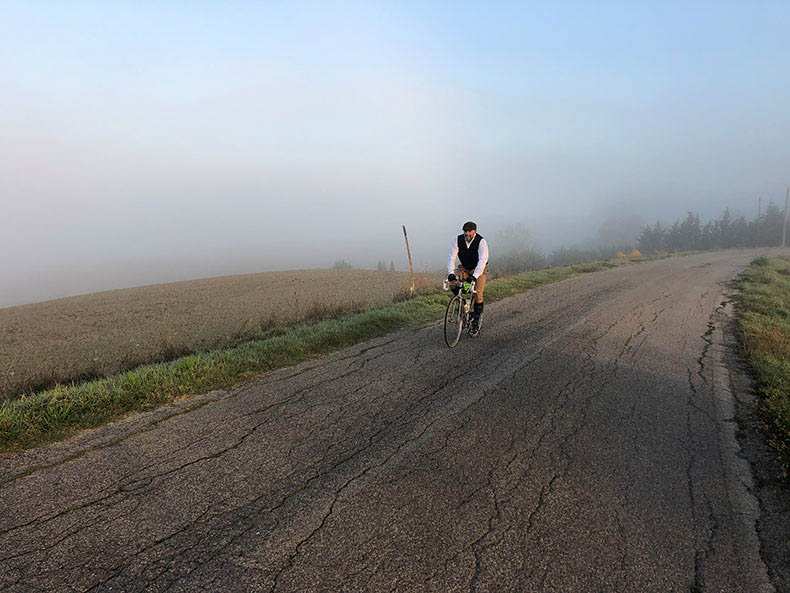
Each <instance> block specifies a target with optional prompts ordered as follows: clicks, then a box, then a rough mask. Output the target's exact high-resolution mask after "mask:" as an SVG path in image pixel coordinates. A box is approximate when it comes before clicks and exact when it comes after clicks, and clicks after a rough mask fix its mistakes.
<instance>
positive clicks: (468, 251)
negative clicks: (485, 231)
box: [458, 235, 483, 271]
mask: <svg viewBox="0 0 790 593" xmlns="http://www.w3.org/2000/svg"><path fill="white" fill-rule="evenodd" d="M482 239H483V235H475V238H474V239H472V242H471V243H470V244H469V247H467V246H466V240H465V239H464V236H463V235H458V259H460V260H461V265H462V266H463V267H464V269H466V270H470V271H471V270H474V269H475V268H476V267H477V262H478V261H480V254H478V252H477V250H478V249H479V248H480V241H482Z"/></svg>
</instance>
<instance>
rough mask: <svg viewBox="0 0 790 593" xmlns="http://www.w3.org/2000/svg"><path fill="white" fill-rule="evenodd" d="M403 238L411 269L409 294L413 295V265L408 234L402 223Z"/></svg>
mask: <svg viewBox="0 0 790 593" xmlns="http://www.w3.org/2000/svg"><path fill="white" fill-rule="evenodd" d="M403 238H404V239H406V255H408V256H409V270H410V271H411V295H412V296H414V266H413V265H412V263H411V249H409V236H408V235H407V234H406V225H405V224H404V225H403Z"/></svg>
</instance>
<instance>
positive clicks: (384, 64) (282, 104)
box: [0, 2, 790, 306]
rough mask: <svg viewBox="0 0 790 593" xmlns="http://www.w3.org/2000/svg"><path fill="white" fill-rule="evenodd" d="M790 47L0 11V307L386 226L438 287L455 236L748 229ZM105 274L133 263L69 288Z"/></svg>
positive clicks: (624, 12) (205, 7) (453, 8)
mask: <svg viewBox="0 0 790 593" xmlns="http://www.w3.org/2000/svg"><path fill="white" fill-rule="evenodd" d="M788 31H790V8H788V5H787V3H778V2H777V3H768V2H750V3H746V2H742V3H728V2H661V3H658V2H654V3H633V2H627V3H610V2H607V3H588V2H585V3H565V2H561V3H505V2H493V3H478V4H472V3H425V2H420V3H403V2H399V3H390V4H385V3H373V2H364V3H346V2H344V3H317V2H313V3H294V2H289V3H251V2H224V3H219V2H214V3H212V2H134V3H123V2H114V3H100V2H25V3H15V2H5V3H3V4H2V5H0V89H2V93H0V136H2V138H4V140H3V141H2V142H0V196H2V200H3V210H4V212H5V214H6V216H4V217H3V219H2V220H0V248H1V249H2V250H3V252H4V253H6V254H7V257H6V258H4V260H3V262H2V264H0V266H2V269H0V273H2V275H3V277H13V278H15V279H17V282H16V283H15V285H16V286H17V288H16V289H14V290H16V292H14V294H11V293H10V292H9V293H4V294H0V306H2V305H3V304H4V303H5V304H9V303H10V302H19V301H20V299H22V300H26V299H28V298H36V297H28V296H20V295H22V294H24V295H31V294H34V293H35V294H38V293H36V290H38V288H36V287H37V286H39V285H37V284H36V283H37V282H39V281H40V279H41V278H42V276H47V277H50V278H56V277H57V271H59V270H60V271H62V270H65V269H67V270H69V275H70V277H72V278H75V280H73V281H72V284H70V285H69V286H68V287H66V286H65V285H62V286H61V288H58V289H54V288H52V286H50V287H49V288H47V289H46V290H44V289H43V288H42V289H41V290H43V292H41V291H39V292H40V294H42V295H43V294H46V295H47V296H50V295H55V294H58V295H59V294H66V293H70V292H75V291H77V292H84V291H86V290H93V289H96V288H97V287H100V288H108V287H112V286H115V285H118V284H129V283H140V282H145V281H162V280H164V279H174V280H175V279H180V278H183V277H196V276H202V275H208V274H217V273H223V272H227V273H231V272H241V271H258V270H262V269H277V268H287V267H326V266H327V265H329V264H331V262H332V261H334V260H335V259H339V258H341V257H344V258H347V259H349V260H351V261H352V263H355V264H356V265H358V266H371V265H375V262H376V260H377V259H386V260H389V259H393V258H398V257H401V256H402V254H401V250H402V249H401V246H400V241H401V239H400V236H399V229H400V225H401V224H407V225H408V226H409V228H410V229H411V230H412V232H411V234H410V235H411V236H412V237H413V238H414V239H413V240H414V243H415V251H416V254H417V257H418V260H419V261H420V262H422V265H424V266H428V265H431V266H432V265H433V264H434V263H435V262H440V261H441V260H442V259H443V257H444V253H443V252H444V250H445V243H447V242H448V239H449V235H451V234H452V233H453V232H455V230H456V229H457V227H458V226H459V225H460V224H461V223H462V222H463V221H464V220H466V219H470V218H471V219H475V220H477V221H478V222H479V224H480V226H481V231H482V230H486V232H488V233H489V236H492V237H495V236H496V232H497V230H498V229H501V228H502V227H503V226H504V225H507V224H510V223H514V222H519V223H522V224H524V225H525V226H526V227H527V228H528V229H530V231H531V232H532V234H533V236H534V238H535V239H536V240H537V241H538V242H539V243H540V244H541V245H542V246H544V247H545V248H548V249H550V248H552V247H555V246H557V245H558V244H560V243H565V244H570V243H573V242H577V241H583V240H585V239H586V238H588V237H592V236H595V232H596V230H597V225H598V224H599V223H600V221H601V220H602V219H603V218H605V217H606V216H607V215H608V213H611V212H612V211H617V210H623V209H631V210H633V211H635V212H637V213H638V214H640V215H641V216H643V217H644V218H645V219H646V220H652V219H655V218H656V217H661V218H663V219H669V220H672V219H674V218H676V217H677V216H681V215H682V214H683V213H684V212H685V210H686V209H689V208H690V209H694V210H698V211H700V212H701V213H702V215H703V218H705V217H708V216H715V215H718V214H719V213H720V211H721V209H723V208H724V207H725V206H729V207H731V208H733V209H734V210H736V211H740V212H743V213H744V214H747V215H749V216H753V214H754V211H756V200H757V197H758V196H763V197H764V198H765V199H768V198H771V199H774V200H775V201H781V200H782V199H783V194H784V190H785V187H786V186H787V184H788V183H790V109H789V108H788V105H790V78H788V77H787V75H786V72H787V68H788V64H790V35H788ZM338 237H342V239H340V240H338V239H337V238H338ZM332 238H334V240H331V239H332ZM322 242H324V244H322ZM326 242H328V245H327V244H326ZM492 249H493V250H495V249H496V242H495V241H492ZM152 261H159V262H169V264H168V265H167V266H165V268H163V270H164V271H161V270H159V271H157V270H155V268H156V266H155V265H153V264H151V262H152ZM118 262H125V263H124V265H126V266H128V267H129V268H130V269H131V268H133V267H134V266H135V265H137V264H135V263H134V262H147V263H145V264H144V265H143V264H139V265H138V268H140V269H139V271H138V273H137V274H136V275H134V276H129V278H127V279H124V278H122V277H119V276H117V275H113V276H112V277H111V278H110V277H109V276H106V275H105V277H104V280H102V276H101V273H100V272H98V271H96V272H94V273H93V276H90V274H89V273H88V270H105V269H106V268H107V266H111V267H115V268H117V267H118ZM206 262H210V265H209V264H207V263H206ZM146 270H147V272H146ZM50 272H51V273H50ZM146 273H148V275H146ZM75 274H76V275H75ZM80 274H81V275H80ZM80 279H83V280H84V282H83V283H82V284H80V282H81V280H80ZM52 282H55V280H52ZM102 282H103V283H102ZM55 283H56V284H57V282H55ZM42 286H43V285H42ZM19 287H21V288H19ZM6 290H7V289H6ZM53 290H54V292H53ZM20 291H21V292H20ZM47 291H49V292H47ZM58 291H60V292H58Z"/></svg>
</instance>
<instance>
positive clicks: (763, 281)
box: [737, 257, 790, 477]
mask: <svg viewBox="0 0 790 593" xmlns="http://www.w3.org/2000/svg"><path fill="white" fill-rule="evenodd" d="M737 285H738V288H739V289H740V295H739V297H738V301H739V306H738V327H739V331H740V333H741V338H742V341H743V348H744V353H745V355H746V359H747V361H748V363H749V365H750V366H751V368H752V370H753V371H754V375H755V379H756V382H757V389H758V392H759V394H760V413H761V416H762V419H763V422H764V425H765V428H766V434H767V436H768V441H769V442H770V444H771V446H772V447H773V448H774V449H775V450H776V452H777V454H778V456H779V462H780V463H781V465H782V471H783V475H784V477H787V476H788V473H790V257H776V258H771V259H768V258H765V257H759V258H757V259H756V260H754V261H753V262H752V265H751V266H749V267H748V268H747V269H746V271H745V272H744V273H743V275H742V276H741V278H740V280H739V281H738V283H737Z"/></svg>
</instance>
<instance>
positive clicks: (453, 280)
mask: <svg viewBox="0 0 790 593" xmlns="http://www.w3.org/2000/svg"><path fill="white" fill-rule="evenodd" d="M447 280H449V281H450V282H455V280H456V278H455V274H447Z"/></svg>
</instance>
